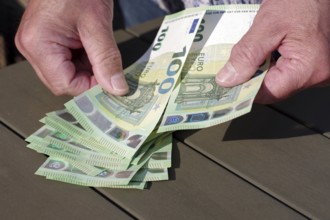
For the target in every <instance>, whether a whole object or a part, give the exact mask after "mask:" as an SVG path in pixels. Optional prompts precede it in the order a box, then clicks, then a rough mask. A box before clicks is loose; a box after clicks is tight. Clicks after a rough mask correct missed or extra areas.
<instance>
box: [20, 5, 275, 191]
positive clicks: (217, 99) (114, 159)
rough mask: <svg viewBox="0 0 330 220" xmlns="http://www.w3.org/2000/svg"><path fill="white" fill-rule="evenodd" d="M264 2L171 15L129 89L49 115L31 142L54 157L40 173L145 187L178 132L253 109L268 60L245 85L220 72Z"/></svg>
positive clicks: (80, 99) (165, 162)
mask: <svg viewBox="0 0 330 220" xmlns="http://www.w3.org/2000/svg"><path fill="white" fill-rule="evenodd" d="M258 9H259V5H226V6H211V7H200V8H193V9H187V10H184V11H182V12H180V13H176V14H173V15H169V16H166V17H165V19H164V21H163V23H162V25H161V27H160V28H159V31H158V33H157V35H156V38H155V40H154V42H153V44H152V45H151V47H150V48H149V49H148V51H147V52H146V53H145V54H144V55H143V56H142V57H141V58H140V59H138V60H137V61H136V62H135V63H134V64H132V65H131V66H130V67H128V68H127V69H125V70H124V73H125V78H126V81H127V83H128V85H129V88H130V91H129V94H127V95H125V96H113V95H111V94H108V93H107V92H106V91H104V90H103V89H102V88H101V87H100V86H98V85H97V86H95V87H93V88H92V89H90V90H88V91H86V92H84V93H82V94H81V95H79V96H77V97H74V98H73V99H72V100H71V101H69V102H67V103H66V104H65V109H62V110H58V111H54V112H50V113H47V115H46V117H44V118H43V119H42V120H41V121H42V123H44V124H45V126H43V127H41V128H40V129H39V130H38V131H36V132H35V133H34V134H32V135H31V136H29V137H28V138H27V139H26V140H27V141H28V142H29V143H30V144H29V145H28V147H29V148H31V149H33V150H36V151H37V152H39V153H43V154H46V155H49V158H48V159H47V160H46V161H45V162H44V164H42V165H41V167H40V168H39V169H38V170H37V171H36V174H38V175H42V176H45V177H46V178H47V179H51V180H56V181H62V182H66V183H71V184H77V185H84V186H93V187H112V188H132V189H143V188H144V187H145V186H146V183H147V182H148V181H162V180H167V179H168V178H169V176H168V168H169V167H171V160H172V148H173V146H172V132H173V131H176V130H183V129H200V128H205V127H209V126H213V125H216V124H219V123H222V122H225V121H228V120H231V119H233V118H236V117H239V116H241V115H243V114H246V113H248V112H249V111H251V107H252V103H253V99H254V97H255V96H256V94H257V92H258V90H259V88H260V85H261V83H262V80H263V78H264V76H265V74H266V72H267V68H268V65H269V60H266V61H265V62H264V63H263V64H261V65H260V67H259V69H258V70H257V71H256V73H255V75H254V76H253V77H252V78H251V79H250V80H249V81H248V82H246V83H244V84H242V85H238V86H236V87H233V88H223V87H220V86H218V85H217V83H216V82H215V76H216V73H217V72H218V71H219V70H220V69H221V68H222V67H223V65H224V64H225V63H226V62H227V60H228V58H229V56H230V53H231V50H232V48H233V46H234V45H235V44H236V43H237V42H238V41H239V40H240V38H241V37H242V36H243V35H244V34H245V33H246V32H247V31H248V30H249V28H250V27H251V25H252V22H253V19H254V17H255V15H256V13H257V11H258Z"/></svg>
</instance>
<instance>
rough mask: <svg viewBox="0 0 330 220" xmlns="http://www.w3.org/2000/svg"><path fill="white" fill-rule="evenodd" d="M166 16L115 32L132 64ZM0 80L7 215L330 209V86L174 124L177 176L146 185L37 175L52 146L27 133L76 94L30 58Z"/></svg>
mask: <svg viewBox="0 0 330 220" xmlns="http://www.w3.org/2000/svg"><path fill="white" fill-rule="evenodd" d="M160 22H161V20H154V21H151V22H149V23H145V24H143V25H140V26H136V27H134V28H131V29H128V30H120V31H117V32H116V33H115V35H116V39H117V42H118V44H119V48H120V50H121V52H122V55H123V59H124V66H127V65H129V64H130V63H132V62H134V61H135V60H136V59H137V58H138V57H140V56H141V55H142V53H143V52H144V51H145V50H146V49H147V47H148V46H149V45H150V43H151V42H152V40H153V38H154V36H155V34H156V31H157V28H158V27H159V24H160ZM0 89H1V91H0V122H1V124H0V140H1V142H0V146H1V153H0V210H1V211H0V219H47V220H50V219H56V220H58V219H81V220H83V219H180V220H181V219H254V220H255V219H267V220H269V219H276V220H278V219H290V220H291V219H330V140H329V138H330V116H329V113H330V98H329V97H330V88H329V87H327V88H318V89H313V90H309V91H305V92H302V93H300V94H299V95H297V96H295V97H293V98H291V99H288V100H286V101H284V102H281V103H278V104H276V105H271V106H262V105H255V106H254V107H253V110H252V112H251V113H249V114H247V115H245V116H242V117H240V118H238V119H235V120H233V121H231V122H228V123H224V124H221V125H218V126H215V127H211V128H208V129H202V130H192V131H178V132H176V133H175V140H174V152H173V168H171V169H170V178H171V180H170V181H164V182H155V183H153V184H152V185H151V187H150V189H147V190H144V191H139V190H120V189H107V188H88V187H81V186H75V185H69V184H65V183H61V182H55V181H49V180H45V179H44V178H42V177H40V176H36V175H34V172H35V171H36V170H37V169H38V167H39V166H40V165H41V164H42V163H43V161H44V160H45V159H46V156H44V155H41V154H37V153H36V152H34V151H32V150H30V149H28V148H26V143H25V141H24V138H26V137H27V136H28V135H30V134H31V133H33V132H34V131H35V130H36V129H38V128H39V127H40V126H41V123H39V122H38V120H39V119H40V118H42V117H43V116H44V115H45V113H47V112H50V111H54V110H57V109H62V108H63V104H64V103H65V102H66V101H68V100H69V99H70V97H55V96H53V95H52V94H51V93H50V92H49V91H48V90H47V89H46V88H45V87H44V86H43V85H42V84H41V82H40V81H39V80H38V79H37V77H36V75H35V73H34V71H33V69H32V68H31V66H30V65H29V63H27V62H21V63H18V64H15V65H13V66H10V67H7V68H5V69H2V70H1V71H0Z"/></svg>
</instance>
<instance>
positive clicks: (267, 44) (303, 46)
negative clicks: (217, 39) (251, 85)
mask: <svg viewBox="0 0 330 220" xmlns="http://www.w3.org/2000/svg"><path fill="white" fill-rule="evenodd" d="M329 22H330V0H312V1H311V0H264V1H263V3H262V4H261V8H260V10H259V12H258V14H257V16H256V18H255V20H254V23H253V25H252V27H251V28H250V30H249V31H248V32H247V33H246V34H245V36H244V37H243V38H242V39H241V40H240V41H239V42H238V43H237V44H236V45H235V46H234V48H233V50H232V53H231V56H230V59H229V61H228V63H227V64H226V65H225V67H224V68H223V69H222V70H220V71H219V73H218V75H217V77H216V81H217V83H218V84H219V85H222V86H225V87H232V86H235V85H238V84H241V83H243V82H245V81H247V80H249V79H250V78H251V77H252V76H253V75H254V73H255V71H256V70H257V68H258V67H259V65H260V64H262V63H263V62H264V60H265V59H266V58H267V57H268V56H269V55H270V54H271V52H272V51H274V50H277V51H278V52H279V53H280V55H281V56H280V58H279V59H278V60H277V61H276V63H275V64H274V65H273V66H271V67H270V69H269V72H268V73H267V74H266V77H265V79H264V82H263V84H262V86H261V89H260V91H259V93H258V95H257V97H256V102H259V103H272V102H275V101H278V100H281V99H284V98H286V97H288V96H290V95H292V94H294V93H295V92H297V91H300V90H303V89H306V88H308V87H312V86H320V85H330V25H329Z"/></svg>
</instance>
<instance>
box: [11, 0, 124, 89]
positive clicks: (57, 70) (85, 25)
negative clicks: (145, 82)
mask: <svg viewBox="0 0 330 220" xmlns="http://www.w3.org/2000/svg"><path fill="white" fill-rule="evenodd" d="M112 17H113V1H112V0H93V1H90V0H30V1H29V4H28V6H27V8H26V11H25V13H24V15H23V18H22V21H21V24H20V26H19V29H18V32H17V34H16V38H15V41H16V45H17V47H18V49H19V50H20V51H21V53H22V54H23V55H24V56H25V57H26V59H27V60H28V61H29V62H30V63H31V65H32V66H33V68H34V69H35V71H36V73H37V75H38V76H39V78H40V79H41V81H42V82H43V83H44V84H45V85H46V86H47V87H48V88H49V89H50V90H51V91H52V92H53V93H54V94H55V95H63V94H69V95H78V94H80V93H82V92H83V91H85V90H87V89H89V88H91V87H92V86H94V85H96V84H97V83H99V84H100V85H101V86H102V87H103V88H104V89H105V90H107V91H108V92H110V93H111V94H114V95H124V94H126V93H127V92H128V85H127V83H126V81H125V77H124V75H123V69H122V62H121V56H120V52H119V50H118V48H117V45H116V42H115V39H114V36H113V31H112Z"/></svg>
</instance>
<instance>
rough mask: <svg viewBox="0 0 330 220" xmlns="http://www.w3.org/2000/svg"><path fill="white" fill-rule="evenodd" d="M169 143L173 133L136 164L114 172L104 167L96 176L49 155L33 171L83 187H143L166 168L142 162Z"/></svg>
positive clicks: (163, 177)
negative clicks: (146, 166)
mask: <svg viewBox="0 0 330 220" xmlns="http://www.w3.org/2000/svg"><path fill="white" fill-rule="evenodd" d="M171 146H172V135H171V134H168V135H164V136H162V137H161V138H159V139H157V141H156V142H155V144H153V146H152V147H150V148H149V150H148V152H147V153H146V154H144V155H143V157H142V158H141V160H140V161H139V162H138V164H137V165H132V166H131V167H129V168H128V169H127V170H119V171H116V170H109V169H104V170H103V171H102V172H101V173H99V174H98V175H96V176H90V175H88V174H86V173H85V172H83V171H82V170H81V169H79V168H77V167H76V166H74V165H73V164H71V163H70V162H68V161H66V160H63V159H60V158H55V157H49V158H48V159H47V160H46V161H45V162H44V164H43V165H42V166H41V167H40V168H39V169H38V170H37V172H36V174H38V175H42V176H46V177H47V178H48V179H53V180H58V181H62V182H67V183H72V184H77V185H84V186H94V187H112V188H141V187H142V188H143V186H144V184H145V182H146V181H161V180H167V179H168V171H167V168H166V167H165V168H145V167H144V165H145V164H146V163H147V162H148V161H150V159H151V158H152V156H153V155H155V154H157V153H161V152H164V150H165V151H167V152H168V150H169V149H171ZM169 147H170V148H169ZM166 149H167V150H166ZM168 153H170V152H168Z"/></svg>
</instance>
